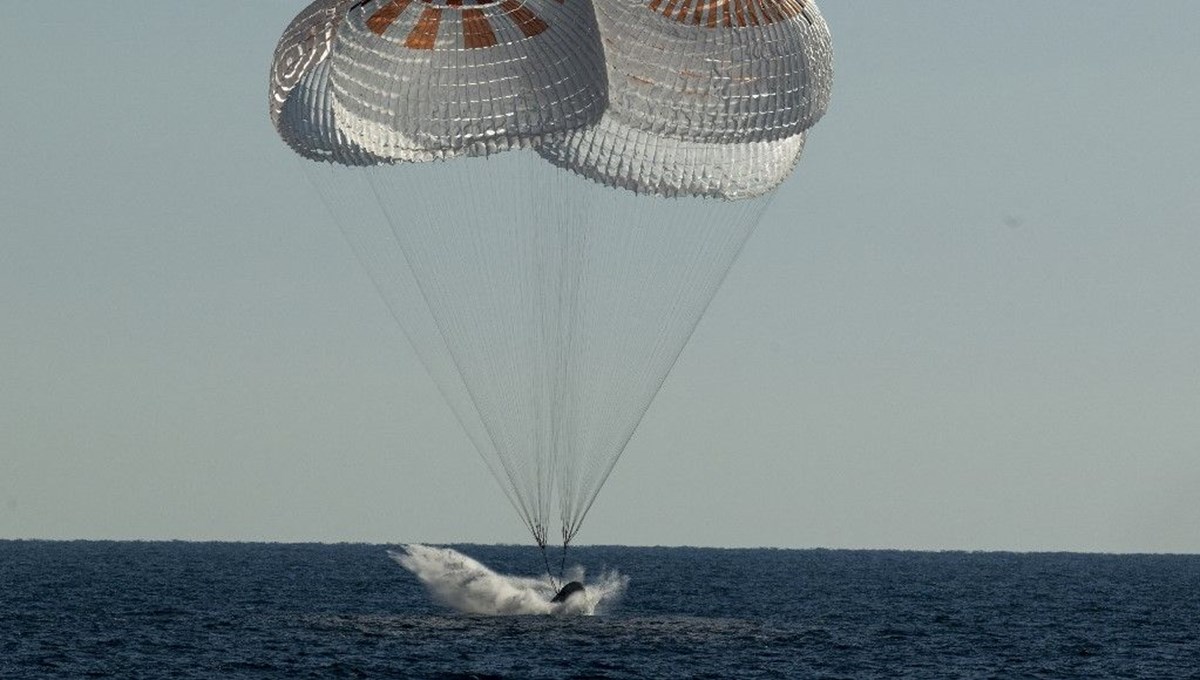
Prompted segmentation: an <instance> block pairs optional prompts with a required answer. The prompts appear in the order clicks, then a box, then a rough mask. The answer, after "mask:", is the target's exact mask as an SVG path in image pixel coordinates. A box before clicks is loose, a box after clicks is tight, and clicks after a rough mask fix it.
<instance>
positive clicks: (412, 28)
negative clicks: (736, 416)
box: [270, 0, 832, 547]
mask: <svg viewBox="0 0 1200 680" xmlns="http://www.w3.org/2000/svg"><path fill="white" fill-rule="evenodd" d="M831 55H832V52H831V49H830V46H829V33H828V29H827V27H826V26H825V24H824V22H823V20H822V19H821V17H820V14H819V13H818V11H817V9H816V6H815V5H814V4H813V3H812V2H811V1H810V0H754V1H751V0H596V2H594V3H588V2H585V1H583V0H566V2H558V0H478V1H477V3H476V4H464V3H462V2H460V1H459V0H424V1H422V2H415V1H414V0H366V1H359V2H351V0H317V2H314V3H313V4H312V5H310V6H309V7H308V8H307V9H306V10H304V11H303V12H302V13H301V14H300V15H299V16H298V17H297V18H296V20H295V21H293V23H292V24H291V25H290V26H289V27H288V29H287V30H286V31H285V33H284V36H283V38H282V39H281V40H280V43H279V47H278V48H277V50H276V57H275V63H274V66H273V70H272V80H271V99H270V102H271V116H272V120H273V122H274V123H275V126H276V129H277V130H278V131H279V134H280V136H281V137H282V138H283V139H284V141H285V142H287V143H288V145H289V146H291V147H292V148H293V149H294V150H295V151H296V152H297V153H299V154H300V155H301V156H303V157H305V158H306V159H309V160H312V161H319V162H313V163H305V167H306V170H307V172H308V175H309V177H310V179H311V180H312V182H313V184H314V186H315V187H316V188H317V189H318V193H319V195H321V196H322V197H323V199H324V200H325V201H326V203H327V205H328V207H329V209H330V211H331V214H332V216H333V219H334V222H335V223H336V224H337V225H338V226H339V227H340V228H341V229H342V230H343V232H344V233H345V234H346V236H347V239H348V241H349V242H350V244H351V246H352V248H353V250H354V252H355V253H356V255H357V256H358V258H359V259H360V260H361V261H362V263H363V264H364V266H365V268H366V269H367V271H368V272H369V273H370V275H371V278H372V280H373V281H374V283H375V285H376V287H377V288H378V290H379V292H380V294H381V296H382V297H383V299H384V300H385V301H386V302H387V305H388V307H389V309H390V310H391V312H392V314H393V315H394V316H395V318H396V320H397V321H398V322H399V324H400V326H401V328H402V329H403V330H404V332H405V334H406V336H407V337H408V339H409V341H410V342H411V344H412V345H413V347H414V348H415V350H416V351H417V353H418V355H419V356H420V357H421V360H422V361H423V362H424V364H425V366H426V368H427V369H428V370H429V372H430V374H431V375H432V376H433V378H434V380H435V382H436V383H437V385H438V387H439V389H440V390H441V391H442V394H443V396H444V397H445V398H446V401H447V403H448V404H449V405H450V407H451V408H452V410H453V411H454V413H455V415H456V416H457V417H458V420H459V422H460V423H461V424H462V426H463V429H464V430H465V431H466V433H467V434H468V436H469V437H470V439H471V441H472V443H473V444H474V446H475V448H476V449H477V450H478V452H479V454H480V456H481V457H482V458H483V460H484V462H485V463H486V464H487V466H488V468H489V469H490V470H491V472H492V474H493V476H494V477H495V478H496V480H497V481H498V482H499V483H500V486H501V488H502V489H503V490H504V492H505V494H506V495H507V496H508V498H509V500H510V501H511V502H512V505H513V507H514V508H516V509H517V511H518V513H519V515H520V516H521V519H522V521H523V522H524V523H525V525H526V526H527V527H528V529H529V530H530V532H531V534H532V535H533V536H534V539H535V540H536V541H537V543H538V544H539V545H541V546H543V547H545V545H546V544H547V542H548V541H549V539H550V531H551V529H552V524H553V522H554V520H555V519H557V523H558V528H559V530H560V535H561V539H562V542H563V545H564V546H565V545H566V544H568V543H570V541H571V540H572V539H573V538H574V537H575V535H576V533H577V532H578V531H579V528H580V526H581V524H582V522H583V520H584V518H585V516H586V515H587V513H588V511H589V509H590V508H591V507H592V503H593V502H594V500H595V498H596V495H597V494H598V493H599V491H600V488H601V487H602V486H603V484H604V482H605V480H606V479H607V478H608V476H609V474H610V473H611V472H612V469H613V466H614V465H615V464H616V462H617V459H618V458H619V457H620V456H621V453H622V452H623V451H624V449H625V446H626V444H627V443H628V442H629V439H630V437H631V436H632V435H633V433H634V431H635V430H636V428H637V426H638V424H639V422H640V421H641V419H642V416H643V415H644V414H645V412H646V409H647V408H648V407H649V405H650V403H651V401H652V400H653V398H654V396H655V394H656V393H657V392H658V390H659V388H660V386H661V385H662V383H663V381H664V380H665V379H666V376H667V374H668V373H669V371H670V370H671V367H672V366H673V365H674V363H675V361H676V359H677V358H678V356H679V354H680V352H681V351H682V350H683V347H684V345H685V344H686V343H687V340H688V338H689V337H690V336H691V334H692V332H693V331H694V329H695V328H696V325H697V324H698V323H699V321H700V318H701V316H702V315H703V313H704V310H705V309H706V307H707V306H708V304H709V302H710V301H711V300H712V298H713V296H714V294H715V293H716V291H717V289H718V288H719V286H720V284H721V281H722V280H723V279H724V277H725V275H726V273H727V272H728V271H729V268H730V266H731V265H732V263H733V261H734V259H735V258H736V256H737V254H738V252H739V251H740V250H741V248H742V245H743V244H744V243H745V241H746V239H747V238H748V237H749V235H750V233H751V231H752V230H753V228H754V225H755V224H756V223H757V222H758V219H759V217H760V215H761V213H762V211H763V209H764V208H765V206H766V204H767V202H768V201H769V197H770V195H771V191H772V190H773V189H774V188H775V187H776V186H778V184H779V183H780V182H782V181H783V180H784V179H785V178H786V177H787V176H788V175H789V174H790V173H791V171H792V168H793V166H794V165H795V163H796V161H797V159H798V158H799V155H800V152H801V150H802V149H803V146H804V141H805V135H806V131H807V129H808V128H809V127H810V126H811V125H812V124H814V123H815V122H816V121H817V120H818V119H819V118H820V116H821V115H822V114H823V113H824V111H825V108H826V107H827V105H828V100H829V88H830V85H831V81H832V65H831V59H832V56H831ZM433 160H442V161H445V162H433V163H429V162H424V161H433ZM547 161H549V162H547ZM589 180H592V181H589ZM414 453H415V452H414Z"/></svg>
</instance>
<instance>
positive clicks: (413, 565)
mask: <svg viewBox="0 0 1200 680" xmlns="http://www.w3.org/2000/svg"><path fill="white" fill-rule="evenodd" d="M388 554H389V555H390V556H391V557H392V559H394V560H396V561H397V562H399V563H400V565H401V566H403V567H404V568H405V569H407V570H409V571H411V572H412V573H413V574H414V575H415V576H416V577H417V578H418V579H419V580H420V581H421V583H422V584H424V586H425V588H426V589H427V590H428V591H429V594H430V595H432V596H433V598H434V599H435V600H437V601H438V602H441V603H442V604H444V605H446V606H448V607H451V608H453V609H455V610H457V611H459V612H462V613H464V614H483V615H492V616H511V615H517V614H577V615H585V616H590V615H593V614H597V613H603V612H604V611H605V610H606V609H608V608H611V607H612V606H613V605H614V604H615V603H616V602H617V601H618V600H619V599H620V597H621V595H622V594H623V593H624V592H625V587H626V586H627V585H628V583H629V578H628V577H625V576H622V575H621V574H619V573H617V572H616V571H605V572H604V573H602V574H600V576H599V577H598V578H597V579H595V580H594V581H592V582H588V581H585V580H584V570H583V568H582V567H580V566H574V567H572V568H571V569H569V570H567V572H566V574H565V580H567V581H579V582H580V583H583V584H584V586H585V588H586V590H585V591H584V593H583V595H582V596H578V595H577V596H575V597H571V598H569V599H568V600H567V601H566V602H562V603H558V604H554V603H551V602H550V600H551V598H553V597H554V595H555V593H556V592H557V589H556V587H555V584H554V583H552V582H551V579H550V577H549V576H545V577H541V578H530V577H525V576H509V575H505V574H498V573H496V572H494V571H492V570H491V569H489V568H487V567H486V566H484V565H483V564H481V563H480V562H478V561H476V560H474V559H472V558H470V557H467V556H466V555H464V554H462V553H460V552H458V551H457V550H453V549H451V548H434V547H431V546H427V545H420V544H416V543H413V544H409V545H405V546H402V547H401V550H389V551H388Z"/></svg>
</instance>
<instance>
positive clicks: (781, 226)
mask: <svg viewBox="0 0 1200 680" xmlns="http://www.w3.org/2000/svg"><path fill="white" fill-rule="evenodd" d="M301 6H302V3H301V2H290V1H289V2H284V1H283V0H269V1H268V0H262V1H259V2H254V3H235V2H232V1H230V0H210V1H206V2H201V3H147V2H137V3H135V2H129V1H127V0H112V1H111V2H107V3H104V7H103V8H99V7H97V8H90V9H87V10H84V9H82V6H81V5H80V4H79V3H16V2H9V3H3V4H2V5H0V90H2V91H3V92H4V96H3V99H2V103H0V148H3V149H4V152H3V154H2V155H0V538H46V539H77V538H81V539H185V540H267V541H325V542H340V541H365V542H373V543H401V542H410V541H424V542H440V543H446V542H478V543H526V542H528V541H529V539H528V536H527V534H526V532H525V529H524V527H523V526H522V525H521V523H520V521H519V520H518V518H517V516H516V513H514V512H513V511H512V510H511V508H510V507H509V506H508V504H507V501H506V500H505V498H504V496H503V495H502V493H501V492H500V491H499V487H498V486H497V485H496V484H495V482H494V481H493V480H492V479H491V477H490V476H489V474H488V472H487V470H486V468H485V467H484V466H483V465H482V463H481V462H480V461H479V459H478V457H477V456H476V455H475V453H474V451H473V450H472V448H471V445H470V443H469V440H468V439H467V438H466V436H465V435H464V434H463V433H462V431H461V429H460V428H459V427H458V425H457V423H456V422H455V420H454V417H453V415H452V414H451V412H450V411H449V409H448V408H447V407H446V406H445V405H444V403H443V402H442V401H441V400H440V397H439V396H438V392H437V390H436V389H435V387H434V385H433V383H432V382H431V381H430V379H429V378H428V377H427V376H426V374H425V373H424V369H423V368H422V367H421V365H420V363H419V362H418V361H417V359H416V356H415V355H414V353H413V351H412V350H411V349H410V348H409V347H408V346H407V345H406V344H405V340H404V338H403V335H402V334H401V333H400V331H399V330H398V328H397V327H396V325H395V323H394V322H393V321H392V319H391V316H390V315H389V314H388V312H387V309H386V307H385V306H384V305H383V304H382V302H380V300H379V298H378V296H377V295H376V293H375V291H374V289H373V288H372V286H371V283H370V281H369V279H368V278H367V276H366V274H365V273H364V271H363V270H362V268H361V267H360V266H359V264H358V262H357V261H356V260H355V258H354V257H353V255H352V254H351V251H350V250H349V248H348V247H347V245H346V243H345V241H344V239H343V237H342V235H341V233H340V232H339V231H338V229H337V228H336V227H335V226H333V225H331V224H330V223H329V221H328V218H327V216H326V213H325V211H324V208H323V206H322V205H321V203H320V202H319V201H318V200H317V198H316V197H314V196H313V195H312V192H311V190H310V189H309V185H308V183H307V181H306V179H305V177H304V174H303V171H302V169H301V168H300V166H299V164H298V163H297V161H296V160H295V158H294V156H293V155H292V154H291V152H290V151H288V150H287V149H286V147H285V146H284V145H283V144H282V143H280V142H279V140H278V138H277V137H276V136H275V134H274V132H273V130H272V128H271V125H270V122H269V120H268V117H267V97H266V93H267V68H268V66H269V63H270V59H271V53H272V51H273V49H274V45H275V41H276V40H277V39H278V36H279V34H280V32H281V31H282V29H283V27H284V26H285V25H286V24H287V22H288V21H289V20H290V18H291V17H292V15H294V14H295V13H296V12H297V11H298V10H299V9H300V7H301ZM821 7H822V10H823V13H824V14H825V16H826V19H827V20H828V22H829V24H830V26H831V29H832V32H833V36H834V46H835V51H836V74H837V75H836V79H835V83H834V94H833V103H832V106H831V109H830V111H829V113H828V115H827V116H826V117H825V119H824V120H823V121H822V122H821V123H820V124H819V125H818V126H817V127H816V128H815V130H814V132H813V133H812V135H811V137H810V141H809V143H808V147H807V149H806V151H805V156H804V158H803V160H802V161H801V163H800V166H799V168H798V171H797V172H796V174H795V176H793V177H792V178H791V179H789V180H788V182H787V183H786V184H785V185H784V186H783V187H782V188H781V189H780V190H779V193H778V196H777V197H776V199H775V201H774V203H773V204H772V206H771V208H770V210H769V212H768V213H767V214H766V216H765V217H764V218H763V220H762V222H761V224H760V225H759V227H758V229H757V231H756V233H755V234H754V236H753V237H752V238H751V240H750V241H749V243H748V244H747V246H746V248H745V250H744V251H743V253H742V256H741V258H740V259H739V261H738V262H737V263H736V265H735V266H734V268H733V270H732V272H731V273H730V275H729V277H728V279H727V280H726V281H725V284H724V286H723V288H722V289H721V291H720V292H719V293H718V295H717V297H716V299H715V300H714V301H713V303H712V306H711V307H710V309H709V312H708V314H707V315H706V316H705V318H704V320H703V322H702V323H701V324H700V326H699V328H698V330H697V331H696V333H695V335H694V336H693V338H692V341H691V343H690V344H689V346H688V347H687V349H686V350H685V351H684V353H683V355H682V356H681V358H680V360H679V363H678V364H677V365H676V367H675V369H674V371H673V372H672V374H671V375H670V377H669V378H668V379H667V382H666V384H665V385H664V387H663V389H662V391H661V392H660V394H659V395H658V398H657V399H656V401H655V402H654V404H653V405H652V406H651V408H650V410H649V412H648V413H647V415H646V417H645V419H644V421H643V422H642V425H641V427H640V428H639V430H638V432H637V433H636V434H635V436H634V438H633V440H632V441H631V442H630V444H629V447H628V449H627V450H626V452H625V454H624V456H623V457H622V458H621V460H620V463H619V464H618V465H617V467H616V469H615V471H614V473H613V475H612V476H611V477H610V479H609V481H608V483H607V485H606V486H605V488H604V489H603V491H602V492H601V493H600V496H599V498H598V500H597V502H596V504H595V506H594V507H593V509H592V511H591V513H590V514H589V516H588V519H587V523H586V524H585V525H584V527H583V530H582V532H581V533H580V535H579V538H578V541H579V542H581V543H590V544H630V545H705V546H778V547H790V548H810V547H828V548H898V549H928V550H944V549H954V550H1018V551H1044V550H1053V551H1058V550H1069V551H1104V552H1190V553H1195V552H1200V530H1198V529H1197V527H1200V494H1198V493H1197V489H1200V302H1198V301H1197V291H1200V266H1197V264H1196V261H1195V260H1196V256H1197V254H1200V229H1197V226H1198V225H1200V171H1198V170H1197V159H1198V158H1200V135H1198V134H1197V132H1196V125H1195V121H1196V112H1197V111H1200V88H1198V87H1197V86H1196V83H1197V82H1200V48H1197V46H1196V43H1195V26H1197V25H1200V3H1196V2H1194V1H1193V0H1160V1H1158V2H1152V3H1150V2H1147V3H1129V2H1114V1H1109V0H1099V1H1094V2H1087V3H1084V2H1082V1H1073V2H1054V3H1047V2H1043V1H1041V0H1014V1H1012V2H1005V3H984V2H951V1H949V0H942V1H936V2H935V1H932V0H914V1H911V2H903V3H901V2H848V1H845V0H840V1H839V0H825V2H823V3H822V4H821Z"/></svg>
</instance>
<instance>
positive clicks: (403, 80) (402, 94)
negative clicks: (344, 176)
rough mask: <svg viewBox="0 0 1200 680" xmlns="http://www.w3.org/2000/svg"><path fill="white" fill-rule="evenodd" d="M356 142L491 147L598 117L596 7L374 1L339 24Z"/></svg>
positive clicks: (345, 93) (531, 0)
mask: <svg viewBox="0 0 1200 680" xmlns="http://www.w3.org/2000/svg"><path fill="white" fill-rule="evenodd" d="M330 86H331V89H332V95H333V102H334V104H333V109H334V113H335V116H336V118H337V120H338V123H339V125H340V126H341V128H342V129H343V131H344V132H345V134H346V136H347V137H348V139H349V140H350V141H351V142H353V143H354V144H357V145H359V146H361V147H362V148H364V149H366V150H368V151H369V152H370V153H372V154H374V155H377V156H380V157H383V158H392V159H396V160H401V161H424V160H432V159H437V158H448V157H452V156H457V155H470V156H479V155H488V154H492V153H497V152H500V151H504V150H506V149H511V148H518V147H526V146H530V145H532V144H534V143H535V142H536V141H538V140H539V139H540V138H541V137H542V135H545V134H548V133H553V132H558V131H561V130H569V129H572V128H576V127H580V126H583V125H586V124H588V123H591V122H594V121H595V120H596V119H598V118H599V117H600V114H601V113H602V112H603V110H604V107H605V103H606V88H605V83H604V55H603V52H602V50H601V47H600V36H599V32H598V30H597V28H596V23H595V17H594V15H593V13H592V8H591V6H590V5H589V4H588V3H587V2H581V1H580V0H570V1H568V2H562V1H559V0H524V1H523V2H522V1H520V0H483V2H472V3H469V4H468V3H465V2H463V1H462V0H426V1H424V2H421V1H414V0H370V1H368V2H365V3H359V4H357V5H355V6H354V8H353V9H352V10H351V11H350V12H349V13H348V15H347V16H346V20H345V21H344V22H343V25H342V27H341V29H340V30H339V31H338V33H337V39H336V44H335V47H334V50H333V73H332V76H331V78H330Z"/></svg>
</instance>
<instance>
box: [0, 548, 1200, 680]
mask: <svg viewBox="0 0 1200 680" xmlns="http://www.w3.org/2000/svg"><path fill="white" fill-rule="evenodd" d="M459 550H461V551H462V552H463V553H465V554H467V555H470V556H472V557H474V558H476V559H478V560H480V561H482V562H484V563H485V564H487V565H488V566H490V567H492V568H495V569H496V570H498V571H501V572H506V573H517V574H526V575H531V576H532V575H536V573H537V571H538V567H539V565H540V557H538V555H537V553H536V551H535V550H534V549H532V548H529V547H516V546H459ZM572 561H578V562H579V563H581V564H583V565H586V566H587V567H588V569H589V572H592V573H595V572H598V571H600V570H601V569H602V568H605V567H608V568H615V569H617V570H619V571H620V572H621V573H622V574H625V575H626V576H628V577H629V579H630V580H629V586H628V589H627V591H626V592H625V595H624V597H623V599H622V600H621V601H620V602H619V603H618V604H616V606H615V607H612V608H611V609H610V611H608V612H607V613H605V614H603V615H599V616H594V617H554V616H510V617H484V616H469V615H464V614H459V613H456V612H454V611H452V610H449V609H447V608H446V607H444V606H442V605H439V604H437V603H435V602H433V601H431V599H430V597H429V595H428V593H427V592H426V591H425V589H424V588H423V587H422V585H421V584H420V583H419V582H418V581H417V579H416V578H415V577H414V576H413V575H412V574H410V573H409V572H407V571H405V570H404V569H402V568H400V567H399V566H398V565H397V564H396V563H395V562H393V561H392V560H391V559H389V558H388V556H387V553H386V548H385V547H384V546H372V545H281V544H228V543H127V542H117V543H109V542H101V543H95V542H40V541H37V542H34V541H0V677H2V678H39V677H61V678H77V677H119V678H159V677H166V678H309V677H311V678H338V677H372V678H473V677H479V678H741V677H745V678H872V677H877V678H900V677H928V678H956V677H959V678H987V677H994V678H1097V677H1114V678H1132V677H1143V678H1179V677H1200V556H1108V555H1079V554H1034V555H1018V554H1006V553H914V552H886V551H828V550H715V549H695V548H625V547H588V548H580V549H578V550H577V551H575V552H574V554H573V556H572Z"/></svg>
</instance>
